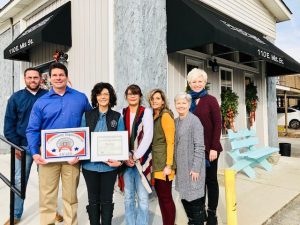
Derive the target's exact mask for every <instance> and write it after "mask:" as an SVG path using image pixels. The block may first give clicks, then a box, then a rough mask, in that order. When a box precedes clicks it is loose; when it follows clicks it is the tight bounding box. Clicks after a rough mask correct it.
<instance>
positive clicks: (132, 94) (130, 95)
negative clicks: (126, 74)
mask: <svg viewBox="0 0 300 225" xmlns="http://www.w3.org/2000/svg"><path fill="white" fill-rule="evenodd" d="M137 95H139V94H134V93H128V94H127V96H128V97H133V96H137Z"/></svg>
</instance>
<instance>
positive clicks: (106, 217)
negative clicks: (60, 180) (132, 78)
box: [81, 82, 124, 225]
mask: <svg viewBox="0 0 300 225" xmlns="http://www.w3.org/2000/svg"><path fill="white" fill-rule="evenodd" d="M91 101H92V106H93V110H91V111H89V112H85V114H84V116H83V118H82V123H81V126H83V127H85V126H87V127H89V128H90V132H105V131H123V130H124V123H123V118H122V116H121V114H120V113H119V112H116V111H114V110H112V109H111V108H112V107H114V106H115V105H116V103H117V97H116V93H115V90H114V88H113V87H112V86H111V85H110V84H109V83H102V82H101V83H97V84H96V85H95V86H94V88H93V90H92V95H91ZM91 151H97V149H91ZM121 165H122V162H121V161H116V160H108V161H107V162H91V161H90V160H86V161H82V173H83V176H84V179H85V182H86V186H87V191H88V201H89V205H87V207H86V209H87V212H88V215H89V220H90V224H91V225H100V224H101V225H111V220H112V216H113V209H114V203H113V192H114V184H115V182H116V178H117V168H118V167H119V166H121ZM100 220H101V223H100Z"/></svg>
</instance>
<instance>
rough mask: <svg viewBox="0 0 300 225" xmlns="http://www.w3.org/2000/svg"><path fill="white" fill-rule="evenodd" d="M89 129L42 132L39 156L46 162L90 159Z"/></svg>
mask: <svg viewBox="0 0 300 225" xmlns="http://www.w3.org/2000/svg"><path fill="white" fill-rule="evenodd" d="M89 142H90V137H89V128H88V127H80V128H66V129H52V130H42V132H41V155H42V157H43V158H44V159H45V160H46V161H47V162H63V161H69V160H71V159H72V158H73V157H78V158H79V159H80V160H83V159H90V149H89V147H90V143H89Z"/></svg>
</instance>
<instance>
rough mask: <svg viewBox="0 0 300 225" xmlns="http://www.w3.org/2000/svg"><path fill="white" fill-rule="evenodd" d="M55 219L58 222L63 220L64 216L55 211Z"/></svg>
mask: <svg viewBox="0 0 300 225" xmlns="http://www.w3.org/2000/svg"><path fill="white" fill-rule="evenodd" d="M55 220H56V221H57V222H59V223H61V222H63V221H64V218H63V216H62V215H60V214H59V213H58V212H56V216H55Z"/></svg>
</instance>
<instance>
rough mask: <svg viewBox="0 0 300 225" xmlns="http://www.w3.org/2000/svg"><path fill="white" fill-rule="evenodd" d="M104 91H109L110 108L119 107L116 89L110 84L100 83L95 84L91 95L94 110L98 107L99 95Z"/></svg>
mask: <svg viewBox="0 0 300 225" xmlns="http://www.w3.org/2000/svg"><path fill="white" fill-rule="evenodd" d="M103 89H107V90H108V93H109V107H114V106H115V105H117V95H116V92H115V89H114V88H113V86H112V85H111V84H110V83H104V82H100V83H97V84H95V86H94V87H93V89H92V93H91V102H92V106H93V107H94V108H96V107H98V101H97V95H98V94H100V93H101V91H103Z"/></svg>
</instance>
